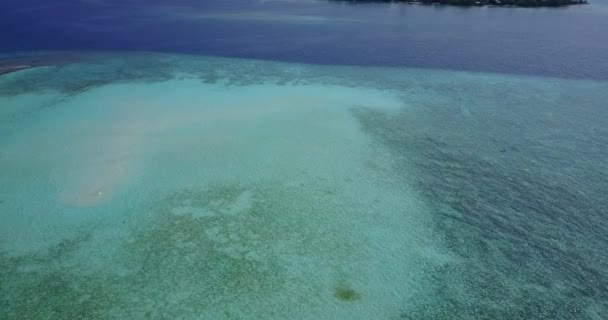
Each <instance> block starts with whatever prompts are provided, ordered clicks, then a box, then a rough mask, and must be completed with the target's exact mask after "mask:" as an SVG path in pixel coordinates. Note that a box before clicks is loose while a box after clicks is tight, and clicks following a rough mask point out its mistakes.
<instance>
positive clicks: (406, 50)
mask: <svg viewBox="0 0 608 320" xmlns="http://www.w3.org/2000/svg"><path fill="white" fill-rule="evenodd" d="M592 2H593V3H592V4H590V5H586V6H574V7H568V8H537V9H524V8H490V7H487V8H458V7H443V6H418V5H406V4H393V5H391V4H359V5H348V4H343V3H328V2H326V1H322V0H319V1H310V0H295V1H241V0H229V1H185V0H180V1H116V0H89V1H66V0H61V1H53V2H52V3H50V2H48V1H40V0H36V1H25V2H24V1H17V0H8V1H6V0H5V1H3V2H2V4H0V21H2V22H1V24H2V32H1V33H0V36H1V38H0V40H1V41H0V51H3V52H14V51H31V50H109V51H116V50H139V51H162V52H176V53H196V54H207V55H220V56H238V57H251V58H260V59H268V60H280V61H292V62H305V63H317V64H346V65H382V66H395V65H401V66H410V67H424V68H440V69H452V70H469V71H489V72H500V73H514V74H527V75H546V76H556V77H565V78H591V79H608V62H607V61H608V59H606V57H607V56H608V41H606V40H608V37H607V36H606V30H607V29H608V6H605V5H603V4H602V3H601V2H597V1H592Z"/></svg>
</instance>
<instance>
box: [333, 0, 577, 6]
mask: <svg viewBox="0 0 608 320" xmlns="http://www.w3.org/2000/svg"><path fill="white" fill-rule="evenodd" d="M329 1H334V2H349V3H357V2H405V3H421V4H447V5H455V6H516V7H561V6H568V5H574V4H586V3H587V0H329Z"/></svg>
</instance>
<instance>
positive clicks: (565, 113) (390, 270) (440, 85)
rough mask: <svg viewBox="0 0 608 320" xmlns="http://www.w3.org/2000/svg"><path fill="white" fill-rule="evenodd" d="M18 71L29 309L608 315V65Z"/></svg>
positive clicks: (1, 157) (8, 195)
mask: <svg viewBox="0 0 608 320" xmlns="http://www.w3.org/2000/svg"><path fill="white" fill-rule="evenodd" d="M87 61H88V62H82V63H72V64H67V65H64V66H60V67H41V68H34V69H30V70H24V71H20V72H15V73H11V74H8V75H4V76H2V77H0V105H1V106H2V108H1V109H0V130H1V131H0V133H1V135H0V167H2V168H3V173H2V174H1V175H0V219H1V221H2V224H0V267H1V268H0V272H1V273H0V293H1V294H0V307H1V309H0V310H1V312H2V318H6V319H71V318H87V319H122V318H125V319H165V318H170V319H602V318H603V316H604V315H605V314H608V304H607V303H606V301H608V274H607V271H606V270H608V268H607V267H608V259H606V258H605V257H604V254H603V248H604V247H605V246H606V244H608V238H607V237H606V234H608V233H606V231H607V230H608V226H607V225H606V219H605V218H606V209H605V208H606V205H607V203H606V200H605V197H604V195H605V192H606V190H607V187H606V182H605V181H607V180H606V178H608V177H606V175H607V174H606V173H607V172H608V168H607V167H606V166H607V165H606V163H605V161H604V159H606V156H607V154H606V149H605V146H606V144H607V143H608V141H607V140H608V132H607V131H606V128H605V126H604V125H603V124H605V123H606V120H608V112H607V111H606V110H605V109H603V105H604V103H605V101H607V99H608V83H606V82H597V81H587V80H558V79H553V78H535V77H523V76H507V75H497V74H487V73H465V72H451V71H450V72H448V71H434V70H424V71H423V70H418V69H405V68H391V69H389V68H371V67H370V68H364V67H337V66H314V65H302V64H287V63H275V62H261V61H256V60H247V59H226V58H212V57H196V56H180V55H160V54H129V55H122V56H118V55H112V54H103V55H102V54H99V55H95V56H93V55H91V56H89V59H88V60H87Z"/></svg>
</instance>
